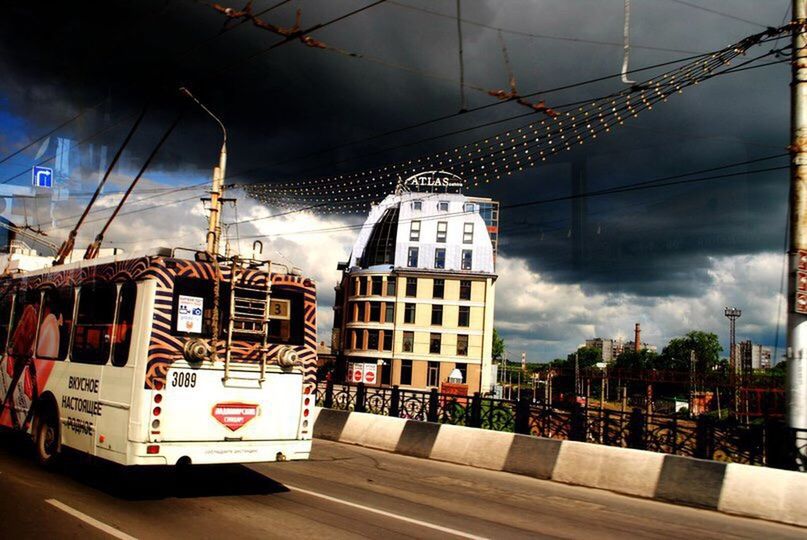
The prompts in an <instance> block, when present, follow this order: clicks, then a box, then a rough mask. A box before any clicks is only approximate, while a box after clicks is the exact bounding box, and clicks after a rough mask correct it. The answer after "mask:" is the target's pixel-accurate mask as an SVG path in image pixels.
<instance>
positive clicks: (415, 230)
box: [409, 221, 420, 242]
mask: <svg viewBox="0 0 807 540" xmlns="http://www.w3.org/2000/svg"><path fill="white" fill-rule="evenodd" d="M409 240H410V241H412V242H417V241H418V240H420V221H413V222H412V224H411V225H409Z"/></svg>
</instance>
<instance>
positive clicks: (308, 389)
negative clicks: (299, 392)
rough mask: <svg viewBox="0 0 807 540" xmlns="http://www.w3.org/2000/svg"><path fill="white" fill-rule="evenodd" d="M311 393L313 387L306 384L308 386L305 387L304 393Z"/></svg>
mask: <svg viewBox="0 0 807 540" xmlns="http://www.w3.org/2000/svg"><path fill="white" fill-rule="evenodd" d="M310 393H311V387H310V386H308V385H306V387H305V388H304V389H303V394H306V395H308V394H310Z"/></svg>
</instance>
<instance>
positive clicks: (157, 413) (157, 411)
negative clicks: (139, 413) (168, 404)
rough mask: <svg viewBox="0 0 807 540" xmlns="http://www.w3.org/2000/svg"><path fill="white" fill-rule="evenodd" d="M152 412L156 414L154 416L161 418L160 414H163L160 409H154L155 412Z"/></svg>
mask: <svg viewBox="0 0 807 540" xmlns="http://www.w3.org/2000/svg"><path fill="white" fill-rule="evenodd" d="M151 412H152V413H153V414H154V416H160V413H161V412H163V410H162V409H161V408H159V407H154V410H153V411H151Z"/></svg>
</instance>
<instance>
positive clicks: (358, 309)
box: [353, 302, 364, 322]
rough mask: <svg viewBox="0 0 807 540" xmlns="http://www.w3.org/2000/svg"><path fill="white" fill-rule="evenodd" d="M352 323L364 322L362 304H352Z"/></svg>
mask: <svg viewBox="0 0 807 540" xmlns="http://www.w3.org/2000/svg"><path fill="white" fill-rule="evenodd" d="M353 322H364V302H354V303H353Z"/></svg>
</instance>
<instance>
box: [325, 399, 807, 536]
mask: <svg viewBox="0 0 807 540" xmlns="http://www.w3.org/2000/svg"><path fill="white" fill-rule="evenodd" d="M313 422H314V437H316V438H319V439H326V440H330V441H336V442H342V443H348V444H355V445H358V446H364V447H367V448H376V449H379V450H386V451H388V452H394V453H396V454H403V455H407V456H413V457H418V458H426V459H434V460H438V461H446V462H450V463H457V464H460V465H470V466H472V467H479V468H483V469H490V470H494V471H504V472H509V473H514V474H521V475H525V476H531V477H534V478H541V479H545V480H553V481H555V482H563V483H566V484H575V485H579V486H586V487H592V488H599V489H606V490H608V491H613V492H616V493H624V494H626V495H634V496H638V497H645V498H649V499H657V500H661V501H666V502H671V503H676V504H684V505H689V506H698V507H702V508H709V509H712V510H718V511H720V512H725V513H728V514H736V515H741V516H749V517H755V518H761V519H767V520H770V521H779V522H782V523H789V524H793V525H800V526H803V527H807V512H805V511H804V509H805V503H804V494H805V493H807V474H801V473H796V472H791V471H782V470H778V469H769V468H765V467H754V466H750V465H738V464H733V463H732V464H726V463H720V462H716V461H707V460H701V459H693V458H687V457H681V456H672V455H668V454H659V453H657V452H647V451H643V450H633V449H629V448H619V447H612V446H602V445H597V444H588V443H581V442H575V441H560V440H555V439H542V438H539V437H530V436H526V435H515V434H513V433H503V432H499V431H489V430H484V429H476V428H467V427H463V426H452V425H447V424H434V423H429V422H419V421H415V420H406V419H403V418H390V417H387V416H379V415H373V414H363V413H353V412H347V411H336V410H332V409H319V408H318V409H317V410H316V411H315V413H314V415H313Z"/></svg>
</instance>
